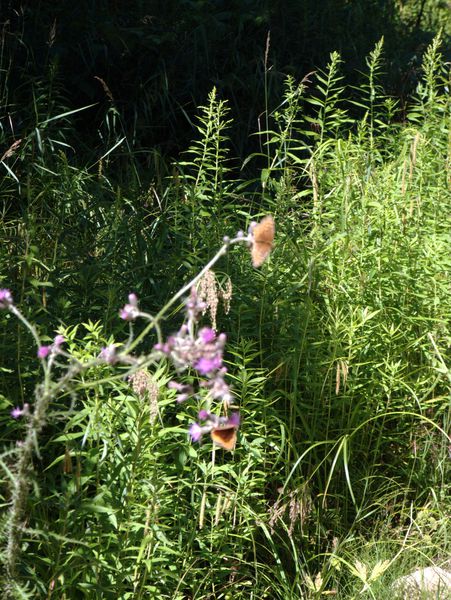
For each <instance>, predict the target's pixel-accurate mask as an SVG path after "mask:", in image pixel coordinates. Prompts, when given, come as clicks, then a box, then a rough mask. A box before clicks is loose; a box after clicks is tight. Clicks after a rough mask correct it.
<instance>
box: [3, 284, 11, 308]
mask: <svg viewBox="0 0 451 600" xmlns="http://www.w3.org/2000/svg"><path fill="white" fill-rule="evenodd" d="M12 304H13V296H12V294H11V292H10V290H7V289H6V288H2V289H0V309H1V308H9V307H10V306H11V305H12Z"/></svg>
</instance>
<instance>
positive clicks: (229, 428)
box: [210, 425, 237, 450]
mask: <svg viewBox="0 0 451 600" xmlns="http://www.w3.org/2000/svg"><path fill="white" fill-rule="evenodd" d="M210 435H211V439H212V440H213V442H214V443H215V444H216V445H217V446H221V448H224V450H233V449H234V448H235V444H236V438H237V435H236V426H235V425H222V426H219V427H215V428H214V429H212V430H211V431H210Z"/></svg>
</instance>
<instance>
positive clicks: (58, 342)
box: [53, 335, 66, 349]
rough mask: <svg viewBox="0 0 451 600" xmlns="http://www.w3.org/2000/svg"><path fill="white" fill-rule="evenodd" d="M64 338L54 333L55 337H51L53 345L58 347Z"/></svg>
mask: <svg viewBox="0 0 451 600" xmlns="http://www.w3.org/2000/svg"><path fill="white" fill-rule="evenodd" d="M65 341H66V340H65V338H64V335H56V336H55V338H54V339H53V347H54V348H55V349H56V348H59V347H60V346H62V344H64V342H65Z"/></svg>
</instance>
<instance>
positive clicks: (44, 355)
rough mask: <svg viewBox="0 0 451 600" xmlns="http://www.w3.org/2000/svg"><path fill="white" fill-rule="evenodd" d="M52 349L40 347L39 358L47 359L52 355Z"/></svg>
mask: <svg viewBox="0 0 451 600" xmlns="http://www.w3.org/2000/svg"><path fill="white" fill-rule="evenodd" d="M50 351H51V348H50V346H39V348H38V358H47V356H48V355H49V354H50Z"/></svg>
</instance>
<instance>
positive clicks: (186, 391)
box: [168, 381, 194, 404]
mask: <svg viewBox="0 0 451 600" xmlns="http://www.w3.org/2000/svg"><path fill="white" fill-rule="evenodd" d="M168 388H169V389H171V390H177V392H179V393H178V394H177V395H176V396H175V398H176V400H177V402H178V403H179V404H181V403H182V402H185V400H188V398H189V397H190V396H192V395H193V394H194V389H193V386H192V385H188V384H183V383H179V382H178V381H170V382H169V383H168Z"/></svg>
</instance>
